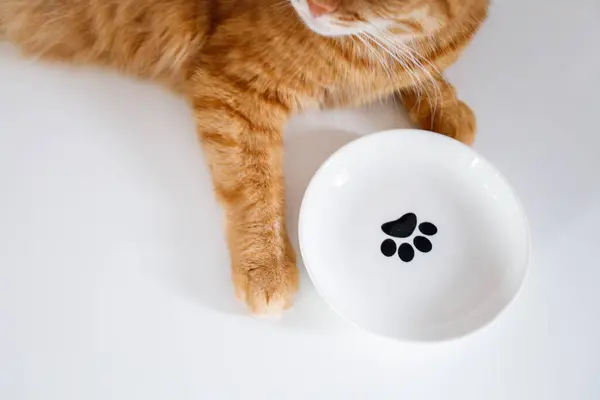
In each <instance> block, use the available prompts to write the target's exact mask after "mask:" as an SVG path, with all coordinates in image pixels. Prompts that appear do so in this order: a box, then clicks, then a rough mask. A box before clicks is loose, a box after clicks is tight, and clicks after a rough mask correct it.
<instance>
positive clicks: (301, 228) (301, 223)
mask: <svg viewBox="0 0 600 400" xmlns="http://www.w3.org/2000/svg"><path fill="white" fill-rule="evenodd" d="M392 135H394V136H396V135H428V136H429V137H430V138H432V139H433V140H442V141H446V142H453V145H458V146H462V147H463V148H467V149H468V151H470V152H471V153H473V155H476V156H477V157H479V158H480V159H481V160H482V161H484V162H485V163H486V164H487V165H488V166H489V167H490V168H491V169H492V171H493V172H494V173H496V174H497V176H498V177H499V178H500V180H501V181H502V183H503V184H504V185H505V186H506V188H507V189H508V192H509V193H510V194H511V196H512V197H513V199H514V201H515V203H516V206H517V209H518V212H519V217H520V219H521V220H522V222H523V227H524V229H525V241H526V243H525V252H526V254H525V261H524V265H523V268H524V273H523V278H522V279H521V281H520V282H519V284H518V287H517V290H516V292H515V294H514V295H513V296H512V298H511V299H510V300H509V301H507V302H506V304H504V305H503V306H502V308H500V310H498V312H496V314H494V315H492V316H491V318H489V319H488V320H487V321H485V322H484V323H483V324H481V325H480V326H477V327H475V328H474V329H472V330H469V331H466V332H463V333H460V334H457V335H453V336H448V337H444V338H441V339H418V338H410V337H401V336H393V335H386V334H384V333H380V332H376V331H372V330H370V329H368V328H366V327H364V326H362V325H359V324H358V323H356V322H354V321H353V320H352V319H350V318H349V317H347V316H346V315H345V314H343V313H342V312H340V311H339V310H338V309H337V308H336V307H335V306H334V305H333V304H332V302H331V300H330V299H329V297H328V296H327V295H325V293H324V291H323V290H322V288H321V287H320V285H319V283H318V282H317V280H316V279H315V276H314V273H313V270H312V269H311V267H310V265H311V263H310V261H309V260H308V258H310V257H307V252H306V245H305V243H306V241H305V240H304V238H305V236H306V231H307V228H306V226H305V220H306V218H305V215H306V214H307V211H306V209H307V207H306V199H307V198H308V197H309V196H310V195H311V194H312V193H313V192H314V191H315V186H316V182H317V181H318V180H319V179H320V178H321V176H322V175H323V174H324V171H325V169H326V168H327V167H328V166H329V165H330V164H331V162H332V161H333V160H334V159H337V158H339V157H341V156H342V154H343V153H345V152H346V151H348V149H349V148H352V147H357V146H360V145H361V144H362V143H363V142H367V141H377V140H381V139H382V138H385V137H388V136H392ZM298 245H299V248H300V249H299V250H300V254H301V257H302V262H303V265H304V268H305V269H306V272H307V274H308V277H309V278H310V281H311V282H312V284H313V286H314V288H315V290H316V291H317V293H318V294H319V296H321V298H322V299H323V300H324V301H325V303H327V304H328V305H329V307H331V309H332V310H333V311H334V312H335V313H336V314H337V315H338V316H340V317H341V318H342V319H343V320H345V321H346V322H348V323H350V325H351V326H354V327H355V328H358V329H359V330H361V331H363V332H367V333H369V334H371V335H375V336H377V337H380V338H384V339H391V340H395V341H398V342H403V343H411V344H421V345H423V344H431V343H447V342H454V341H458V340H462V339H464V338H466V337H468V336H471V335H473V334H475V333H477V332H480V331H482V330H483V329H485V328H487V327H489V326H490V325H491V324H492V323H493V322H494V321H496V320H497V319H498V318H499V317H500V316H501V315H502V314H504V313H505V312H506V310H507V309H509V308H510V307H511V306H512V305H513V304H514V303H515V302H516V300H517V298H518V297H520V295H521V293H522V292H523V287H524V284H525V281H526V280H527V277H528V276H529V270H530V267H531V257H532V256H531V252H532V251H531V250H532V249H531V228H530V225H529V220H528V218H527V213H526V212H525V207H524V205H523V203H522V201H521V199H520V198H519V196H518V195H517V193H516V191H515V189H514V188H513V186H512V185H511V184H510V182H509V181H508V179H507V178H506V177H505V176H504V174H502V172H500V170H499V169H498V168H497V167H496V166H495V165H494V164H493V163H491V162H490V161H489V160H488V159H487V158H485V157H484V156H482V155H481V154H480V153H479V152H478V151H476V150H475V149H473V148H472V147H470V146H467V145H465V144H463V143H461V142H459V141H458V140H456V139H453V138H450V137H448V136H445V135H443V134H439V133H436V132H431V131H426V130H421V129H388V130H383V131H377V132H374V133H370V134H366V135H363V136H361V137H359V138H356V139H354V140H352V141H350V142H348V143H346V144H345V145H343V146H342V147H340V148H339V149H337V150H336V151H334V152H333V153H332V154H331V155H329V156H328V157H327V159H326V160H325V161H324V162H323V163H322V164H321V165H320V166H319V168H318V169H317V171H316V172H315V173H314V175H313V176H312V178H311V179H310V181H309V183H308V185H307V187H306V190H305V191H304V195H303V196H302V202H301V204H300V211H299V215H298Z"/></svg>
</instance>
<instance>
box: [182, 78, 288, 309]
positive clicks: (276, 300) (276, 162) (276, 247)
mask: <svg viewBox="0 0 600 400" xmlns="http://www.w3.org/2000/svg"><path fill="white" fill-rule="evenodd" d="M196 78H197V79H198V82H199V83H198V84H197V85H196V88H195V89H194V90H193V92H192V93H191V94H190V100H191V103H192V106H193V109H194V116H195V121H196V125H197V132H198V135H199V137H200V139H201V141H202V144H203V146H204V150H205V153H206V157H207V159H208V164H209V167H210V170H211V173H212V178H213V183H214V188H215V192H216V195H217V198H218V199H219V201H220V202H221V204H222V206H223V207H224V209H225V215H226V231H227V240H228V245H229V250H230V255H231V267H232V277H233V283H234V286H235V293H236V296H237V297H238V299H240V300H242V301H244V302H245V303H246V305H247V307H248V309H249V311H250V312H251V313H253V314H258V315H267V316H273V315H275V316H277V315H279V314H281V313H282V311H283V310H285V309H287V308H289V307H290V306H291V305H292V300H293V297H294V295H295V294H296V292H297V289H298V269H297V267H296V256H295V253H294V249H293V247H292V246H291V244H290V241H289V239H288V236H287V233H286V224H285V197H284V196H285V195H284V178H283V125H284V123H285V122H286V120H287V119H288V115H289V110H288V109H287V107H286V106H285V105H284V104H280V103H278V102H277V101H274V100H272V99H270V100H266V99H265V98H264V97H263V96H262V95H261V94H259V93H257V92H254V91H252V90H249V89H247V90H240V85H239V82H228V81H227V80H226V79H223V78H215V77H211V76H209V75H208V74H202V73H198V74H197V75H196Z"/></svg>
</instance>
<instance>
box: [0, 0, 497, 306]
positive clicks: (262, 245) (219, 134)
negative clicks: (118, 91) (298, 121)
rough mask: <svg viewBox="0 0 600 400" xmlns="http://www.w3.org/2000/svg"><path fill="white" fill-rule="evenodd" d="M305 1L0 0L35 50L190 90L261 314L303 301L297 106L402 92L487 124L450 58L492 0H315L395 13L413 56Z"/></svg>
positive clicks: (424, 110) (362, 17) (425, 112)
mask: <svg viewBox="0 0 600 400" xmlns="http://www.w3.org/2000/svg"><path fill="white" fill-rule="evenodd" d="M302 1H304V2H305V1H306V0H0V37H3V38H6V39H8V40H9V41H11V42H13V43H14V44H16V45H17V46H19V47H20V48H21V49H22V50H23V52H24V54H26V55H29V56H32V57H38V58H41V59H46V60H55V61H63V62H69V63H74V64H93V65H101V66H106V67H111V68H115V69H117V70H120V71H122V72H124V73H126V74H129V75H133V76H136V77H140V78H144V79H150V80H153V81H156V82H159V83H161V84H163V85H167V86H168V87H170V88H171V89H173V90H175V91H177V92H179V93H181V94H182V95H183V96H185V97H186V98H187V99H188V100H189V102H190V103H191V104H192V106H193V110H194V114H195V115H194V116H195V121H196V124H197V132H198V135H199V137H200V138H201V140H202V142H203V145H204V149H205V151H206V155H207V159H208V163H209V166H210V169H211V171H212V175H213V181H214V186H215V191H216V194H217V196H218V198H219V200H220V201H221V203H222V204H223V207H224V209H225V212H226V215H227V236H228V242H229V248H230V253H231V263H232V273H233V281H234V285H235V289H236V294H237V296H238V297H239V298H240V299H241V300H243V301H245V302H246V304H247V305H248V307H249V309H250V310H251V311H252V312H254V313H257V314H278V313H280V312H281V311H282V310H283V309H285V308H288V307H289V306H291V304H292V300H293V297H294V294H295V293H296V291H297V286H298V272H297V268H296V265H295V261H296V260H295V254H294V250H293V248H292V246H291V245H290V242H289V240H288V237H287V234H286V228H285V204H284V185H283V173H282V164H283V143H282V140H283V139H282V130H283V126H284V125H285V123H286V121H287V120H288V119H289V118H290V116H291V115H293V114H295V113H298V112H301V111H302V110H304V109H307V108H311V107H337V106H349V105H359V104H365V103H368V102H371V101H374V100H376V99H380V98H383V97H386V96H390V95H397V97H398V98H399V99H400V100H401V101H402V102H404V104H405V105H406V106H407V108H408V110H409V114H410V116H411V118H412V119H413V120H414V122H415V123H416V124H417V125H419V126H421V127H423V128H425V129H433V130H435V131H437V132H439V133H442V134H445V135H448V136H451V137H454V138H456V139H458V140H460V141H462V142H465V143H468V144H470V143H472V141H473V139H474V135H475V119H474V116H473V113H472V112H471V110H470V109H469V108H468V107H467V106H466V105H465V104H464V103H462V102H461V101H459V100H458V99H457V97H456V93H455V90H454V88H453V87H452V86H451V85H450V84H449V83H448V82H446V81H445V79H444V78H443V76H442V73H441V71H443V70H444V69H445V68H446V67H448V66H449V65H450V64H451V63H452V62H454V61H455V60H456V59H457V57H458V56H459V54H460V53H461V51H462V49H463V48H464V47H465V46H466V45H467V44H468V42H469V41H470V39H471V37H472V36H473V35H474V33H475V32H476V31H477V29H478V27H479V26H480V24H481V22H482V21H483V20H484V19H485V16H486V12H487V7H488V4H487V0H313V2H314V3H318V4H320V5H321V6H328V7H331V8H332V9H333V8H335V12H333V14H332V16H333V17H334V19H335V21H336V22H335V23H336V24H337V25H339V27H342V28H344V27H349V26H352V25H353V24H356V23H371V22H372V21H375V20H378V21H381V20H382V19H383V20H385V21H386V23H388V22H389V25H386V26H387V27H388V29H387V34H388V35H390V36H389V37H390V38H396V37H397V38H398V39H397V40H398V41H399V42H400V43H402V45H398V46H404V47H403V48H407V47H408V48H409V49H411V50H410V51H411V52H414V55H413V56H412V57H408V56H407V55H402V54H401V55H400V56H398V53H397V50H398V49H397V48H396V49H395V50H394V51H393V52H392V53H388V52H386V51H384V50H382V49H381V47H378V45H379V44H381V43H378V42H377V40H376V38H369V37H366V36H362V37H360V38H358V37H356V38H354V37H352V38H350V37H344V36H342V37H325V36H322V35H319V34H317V33H315V32H313V31H312V30H311V29H309V28H308V27H307V26H306V25H305V23H304V22H306V21H305V20H304V21H303V20H302V19H301V18H300V16H299V12H297V10H295V9H294V8H293V7H292V3H293V4H294V6H298V5H299V4H300V5H302V4H303V3H301V2H302ZM328 2H333V3H328ZM337 25H336V26H337ZM395 40H396V39H394V43H395ZM417 54H418V55H417ZM398 57H399V58H398ZM399 60H401V61H402V62H399Z"/></svg>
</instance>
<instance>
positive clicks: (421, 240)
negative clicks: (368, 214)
mask: <svg viewBox="0 0 600 400" xmlns="http://www.w3.org/2000/svg"><path fill="white" fill-rule="evenodd" d="M416 227H417V216H416V215H415V214H413V213H408V214H404V215H403V216H402V217H400V218H398V219H397V220H395V221H390V222H386V223H385V224H383V225H381V230H382V231H383V232H384V233H385V234H386V235H389V236H392V237H395V238H402V239H405V238H408V237H410V236H411V235H412V234H413V233H414V231H415V228H416ZM419 231H420V232H421V233H422V234H423V235H426V236H433V235H435V234H436V233H437V231H438V229H437V227H436V226H435V225H434V224H432V223H431V222H422V223H421V224H419ZM413 244H414V246H415V247H416V248H417V250H419V251H420V252H421V253H429V252H430V251H431V249H432V248H433V245H432V244H431V241H430V240H429V239H427V238H426V237H425V236H420V235H419V236H415V238H414V239H413ZM396 251H397V252H398V257H400V259H401V260H402V261H404V262H410V261H412V259H413V258H415V250H414V249H413V246H412V245H411V244H410V243H402V244H401V245H400V246H399V247H397V246H396V242H395V241H394V240H393V239H386V240H384V241H383V243H381V253H382V254H383V255H384V256H386V257H392V256H393V255H394V254H396Z"/></svg>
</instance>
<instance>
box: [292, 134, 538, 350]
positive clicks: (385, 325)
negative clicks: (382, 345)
mask: <svg viewBox="0 0 600 400" xmlns="http://www.w3.org/2000/svg"><path fill="white" fill-rule="evenodd" d="M299 238H300V248H301V252H302V256H303V259H304V263H305V265H306V268H307V270H308V272H309V275H310V277H311V279H312V280H313V282H314V284H315V286H316V288H317V290H318V291H319V292H320V293H321V295H322V296H323V297H324V298H325V299H326V301H327V302H328V303H329V304H330V305H331V306H332V307H333V308H334V309H335V310H336V311H337V312H338V313H339V314H341V315H342V316H343V317H345V318H346V319H348V320H349V321H351V322H353V323H354V324H356V325H358V326H360V327H363V328H365V329H366V330H368V331H371V332H373V333H377V334H380V335H383V336H388V337H393V338H398V339H406V340H417V341H429V340H444V339H450V338H453V337H457V336H462V335H464V334H466V333H468V332H470V331H473V330H475V329H477V328H479V327H481V326H483V325H485V324H486V323H488V322H489V321H491V320H492V319H493V318H494V317H495V316H496V315H497V314H498V313H499V312H500V311H501V310H502V309H503V308H504V307H505V306H506V305H507V304H508V303H509V302H510V301H511V300H512V299H513V298H514V297H515V296H516V294H517V292H518V290H519V288H520V286H521V284H522V281H523V279H524V277H525V274H526V270H527V267H528V263H529V230H528V226H527V221H526V218H525V215H524V213H523V210H522V207H521V205H520V202H519V201H518V199H517V197H516V196H515V194H514V192H513V190H512V189H511V188H510V186H509V185H508V184H507V182H506V180H505V179H504V178H503V177H502V176H501V175H500V174H499V173H498V172H497V171H496V169H495V168H494V167H493V166H492V165H491V164H490V163H488V162H487V161H486V160H484V159H483V158H482V157H481V156H479V155H478V154H477V153H475V152H474V151H473V150H472V149H470V148H469V147H466V146H464V145H462V144H460V143H458V142H456V141H454V140H452V139H448V138H446V137H444V136H441V135H437V134H433V133H429V132H424V131H415V130H398V131H388V132H383V133H379V134H374V135H370V136H366V137H363V138H361V139H359V140H357V141H355V142H352V143H350V144H349V145H347V146H345V147H344V148H342V149H340V150H339V151H338V152H336V153H335V154H334V155H333V156H331V158H330V159H329V160H328V161H326V162H325V164H324V165H323V166H322V167H321V168H320V169H319V171H318V172H317V174H316V175H315V176H314V178H313V180H312V181H311V183H310V185H309V187H308V189H307V191H306V194H305V197H304V200H303V203H302V208H301V212H300V221H299Z"/></svg>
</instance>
